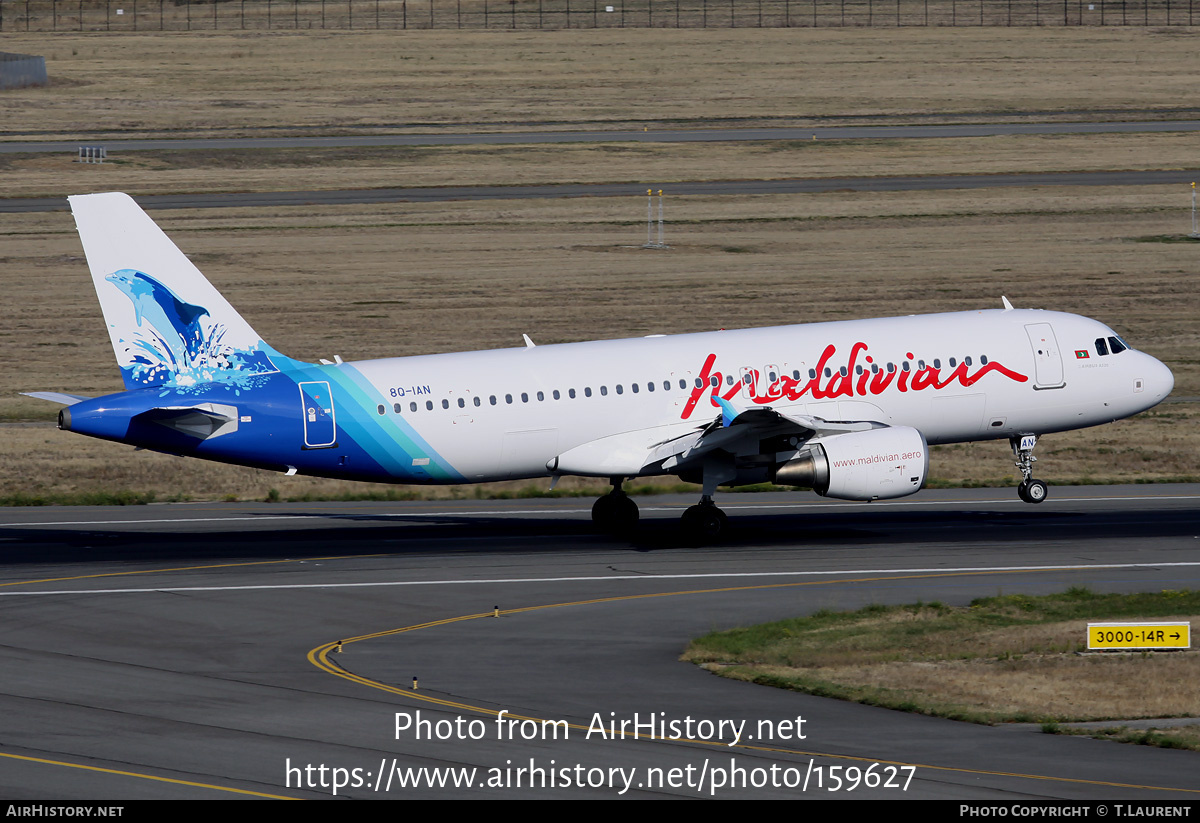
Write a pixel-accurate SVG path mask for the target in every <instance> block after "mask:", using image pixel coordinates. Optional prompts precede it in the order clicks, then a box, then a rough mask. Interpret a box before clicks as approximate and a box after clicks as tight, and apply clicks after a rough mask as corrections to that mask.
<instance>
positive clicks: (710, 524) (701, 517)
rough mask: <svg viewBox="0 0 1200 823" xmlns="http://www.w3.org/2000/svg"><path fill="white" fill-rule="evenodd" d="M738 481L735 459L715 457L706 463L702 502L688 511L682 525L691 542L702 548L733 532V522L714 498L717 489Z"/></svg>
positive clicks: (708, 459) (702, 482)
mask: <svg viewBox="0 0 1200 823" xmlns="http://www.w3.org/2000/svg"><path fill="white" fill-rule="evenodd" d="M735 477H737V470H736V469H735V468H734V465H733V459H732V458H731V457H728V456H725V455H713V456H711V457H709V458H707V459H705V461H704V463H703V464H702V466H701V469H700V477H699V478H698V479H699V480H700V483H701V486H702V489H701V492H700V502H699V503H697V504H696V505H695V506H692V507H691V508H689V509H688V510H687V511H685V512H684V513H683V517H682V518H680V521H679V524H680V525H681V526H682V527H683V531H684V533H685V535H686V536H687V538H688V539H690V540H692V541H693V542H695V543H698V544H706V543H715V542H716V541H717V539H718V538H720V537H721V535H722V534H724V533H726V532H727V531H728V530H729V518H728V517H726V516H725V512H723V511H721V510H720V509H718V508H717V506H716V504H715V503H713V495H714V494H715V493H716V491H717V486H719V485H721V484H722V483H728V482H729V481H731V480H733V479H734V478H735ZM688 479H691V478H688Z"/></svg>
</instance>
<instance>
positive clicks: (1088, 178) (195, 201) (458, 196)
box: [0, 169, 1200, 214]
mask: <svg viewBox="0 0 1200 823" xmlns="http://www.w3.org/2000/svg"><path fill="white" fill-rule="evenodd" d="M1198 177H1200V169H1183V170H1179V169H1158V170H1144V171H1089V172H1042V173H1020V174H939V175H913V176H904V177H823V178H814V179H804V180H699V181H680V182H676V183H670V184H662V185H665V188H666V190H667V192H668V193H669V194H672V195H734V194H736V195H756V194H758V195H761V194H815V193H819V192H830V191H928V190H939V189H988V188H1008V187H1014V186H1161V185H1187V184H1188V183H1189V182H1190V181H1193V180H1195V179H1197V178H1198ZM646 185H647V184H646V183H562V184H550V185H531V186H430V187H426V188H379V189H331V190H321V191H273V192H216V193H197V194H148V195H138V196H137V197H135V198H134V199H135V200H137V202H138V204H139V205H141V206H142V208H144V209H216V208H234V207H241V208H245V207H275V206H312V205H324V206H330V205H345V204H362V203H429V202H440V201H448V200H517V199H529V198H556V197H632V196H637V195H641V196H645V195H644V192H645V190H646ZM658 185H660V184H655V186H656V187H657V186H658ZM66 209H67V200H66V198H65V197H13V198H9V199H0V214H4V213H15V212H42V211H65V210H66Z"/></svg>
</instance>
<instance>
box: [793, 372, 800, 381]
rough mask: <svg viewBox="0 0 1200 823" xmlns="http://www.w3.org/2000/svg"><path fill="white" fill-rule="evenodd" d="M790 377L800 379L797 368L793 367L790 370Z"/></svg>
mask: <svg viewBox="0 0 1200 823" xmlns="http://www.w3.org/2000/svg"><path fill="white" fill-rule="evenodd" d="M792 379H793V380H799V379H800V370H799V369H794V370H793V371H792Z"/></svg>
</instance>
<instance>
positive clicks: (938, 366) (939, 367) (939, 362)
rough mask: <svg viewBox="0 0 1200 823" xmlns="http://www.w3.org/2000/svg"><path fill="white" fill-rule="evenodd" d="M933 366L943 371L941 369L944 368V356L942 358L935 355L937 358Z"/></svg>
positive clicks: (934, 359)
mask: <svg viewBox="0 0 1200 823" xmlns="http://www.w3.org/2000/svg"><path fill="white" fill-rule="evenodd" d="M933 367H934V368H935V369H937V370H938V371H941V369H942V358H940V357H935V358H933Z"/></svg>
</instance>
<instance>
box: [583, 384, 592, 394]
mask: <svg viewBox="0 0 1200 823" xmlns="http://www.w3.org/2000/svg"><path fill="white" fill-rule="evenodd" d="M583 396H584V397H591V396H592V387H591V386H584V387H583Z"/></svg>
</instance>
